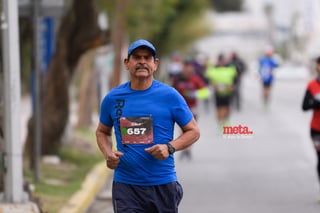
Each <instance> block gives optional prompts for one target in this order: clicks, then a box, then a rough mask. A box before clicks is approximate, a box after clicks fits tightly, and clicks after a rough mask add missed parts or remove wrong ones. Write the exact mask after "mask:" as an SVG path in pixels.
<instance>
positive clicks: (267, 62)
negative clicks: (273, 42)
mask: <svg viewBox="0 0 320 213" xmlns="http://www.w3.org/2000/svg"><path fill="white" fill-rule="evenodd" d="M278 66H279V64H278V63H277V61H276V60H275V59H274V58H273V50H272V48H267V49H266V51H265V54H264V56H262V57H261V58H260V59H259V74H260V79H261V83H262V87H263V89H262V97H263V104H264V106H265V107H266V108H267V107H268V106H269V104H270V91H271V86H272V83H273V78H274V77H273V71H274V69H275V68H277V67H278Z"/></svg>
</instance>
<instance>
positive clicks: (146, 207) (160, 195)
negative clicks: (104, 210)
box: [112, 181, 183, 213]
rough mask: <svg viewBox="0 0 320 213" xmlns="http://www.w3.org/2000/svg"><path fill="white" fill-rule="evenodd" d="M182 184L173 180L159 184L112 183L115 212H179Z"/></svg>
mask: <svg viewBox="0 0 320 213" xmlns="http://www.w3.org/2000/svg"><path fill="white" fill-rule="evenodd" d="M182 196H183V189H182V186H181V185H180V184H179V183H178V182H172V183H168V184H164V185H158V186H135V185H129V184H124V183H119V182H115V181H114V182H113V185H112V203H113V210H114V212H115V213H151V212H152V213H178V205H179V204H180V201H181V199H182Z"/></svg>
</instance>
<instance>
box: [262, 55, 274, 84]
mask: <svg viewBox="0 0 320 213" xmlns="http://www.w3.org/2000/svg"><path fill="white" fill-rule="evenodd" d="M276 67H278V63H277V62H276V61H275V60H274V59H273V58H270V57H262V58H260V60H259V73H260V76H261V79H262V81H263V82H265V83H268V82H271V81H272V80H273V69H274V68H276Z"/></svg>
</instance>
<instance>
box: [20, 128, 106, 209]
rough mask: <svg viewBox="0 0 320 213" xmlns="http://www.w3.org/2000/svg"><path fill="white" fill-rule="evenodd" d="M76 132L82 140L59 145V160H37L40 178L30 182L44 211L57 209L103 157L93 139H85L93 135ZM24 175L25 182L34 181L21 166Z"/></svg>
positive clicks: (79, 186) (29, 173)
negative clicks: (34, 181)
mask: <svg viewBox="0 0 320 213" xmlns="http://www.w3.org/2000/svg"><path fill="white" fill-rule="evenodd" d="M75 134H76V135H77V137H80V138H82V141H78V142H74V144H70V145H65V146H63V147H62V148H61V150H60V152H59V157H60V159H61V163H60V164H58V165H52V164H44V163H41V164H40V171H41V179H40V181H39V182H37V183H33V184H34V186H35V192H34V196H35V197H38V198H39V199H40V203H41V207H42V210H44V212H50V213H56V212H59V209H61V208H62V206H64V205H65V204H66V203H67V202H68V201H69V199H70V197H71V196H72V195H73V194H74V193H75V192H77V191H78V190H79V189H80V188H81V185H82V183H83V181H84V179H85V177H86V175H87V174H88V172H89V171H90V170H91V169H92V168H93V167H94V166H95V165H96V164H97V163H98V162H101V161H102V159H103V158H102V157H101V155H100V153H98V149H97V148H96V147H95V143H94V142H93V141H94V140H92V139H87V138H92V137H90V136H89V131H87V130H85V131H83V130H78V131H77V132H76V133H75ZM91 135H93V134H92V132H91ZM76 140H79V139H76ZM25 163H26V162H25ZM26 164H27V163H26ZM25 168H27V167H26V166H25ZM24 177H25V179H26V180H27V182H29V183H32V182H33V174H32V172H31V171H30V170H28V169H24Z"/></svg>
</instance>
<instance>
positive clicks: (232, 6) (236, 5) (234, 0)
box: [210, 0, 244, 12]
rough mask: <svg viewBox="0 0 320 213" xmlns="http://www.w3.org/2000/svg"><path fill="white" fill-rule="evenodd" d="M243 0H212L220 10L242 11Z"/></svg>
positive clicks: (214, 6) (215, 7)
mask: <svg viewBox="0 0 320 213" xmlns="http://www.w3.org/2000/svg"><path fill="white" fill-rule="evenodd" d="M243 2H244V1H243V0H210V3H211V6H212V7H213V9H215V10H216V11H218V12H228V11H241V9H242V5H243Z"/></svg>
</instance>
